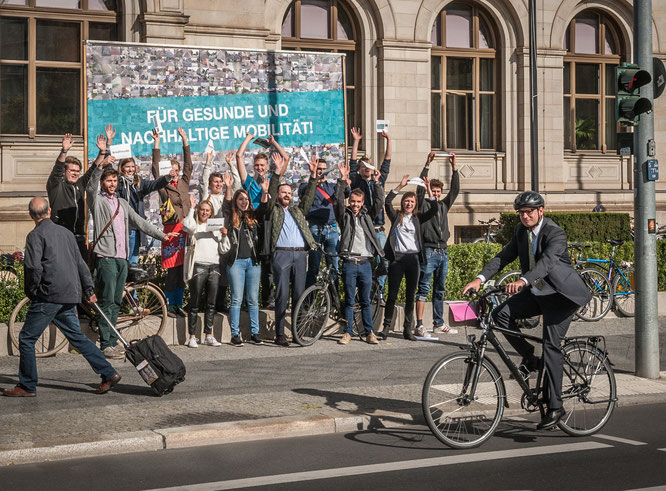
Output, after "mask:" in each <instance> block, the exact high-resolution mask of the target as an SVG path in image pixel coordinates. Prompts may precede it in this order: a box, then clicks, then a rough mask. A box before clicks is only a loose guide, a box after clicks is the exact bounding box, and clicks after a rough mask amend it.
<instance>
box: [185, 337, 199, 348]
mask: <svg viewBox="0 0 666 491" xmlns="http://www.w3.org/2000/svg"><path fill="white" fill-rule="evenodd" d="M185 346H187V347H188V348H198V347H199V344H198V343H197V338H190V339H188V340H187V342H186V343H185Z"/></svg>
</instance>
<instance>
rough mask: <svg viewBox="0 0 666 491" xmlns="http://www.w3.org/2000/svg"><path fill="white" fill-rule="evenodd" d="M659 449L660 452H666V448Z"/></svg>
mask: <svg viewBox="0 0 666 491" xmlns="http://www.w3.org/2000/svg"><path fill="white" fill-rule="evenodd" d="M657 450H659V451H660V452H666V448H658V449H657Z"/></svg>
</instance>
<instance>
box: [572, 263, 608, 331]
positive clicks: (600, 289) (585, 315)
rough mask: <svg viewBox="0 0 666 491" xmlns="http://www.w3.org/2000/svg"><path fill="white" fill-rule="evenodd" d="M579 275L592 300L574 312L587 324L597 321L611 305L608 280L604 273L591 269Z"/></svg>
mask: <svg viewBox="0 0 666 491" xmlns="http://www.w3.org/2000/svg"><path fill="white" fill-rule="evenodd" d="M579 274H580V277H581V278H582V279H583V281H584V282H585V285H586V286H587V289H588V290H589V291H590V293H591V294H592V298H591V299H590V301H589V302H587V303H586V304H585V305H582V306H581V307H580V308H579V309H578V310H577V311H576V317H578V318H579V319H581V320H584V321H588V322H591V321H598V320H599V319H601V318H603V317H604V316H605V315H606V314H607V313H608V311H609V310H610V308H611V305H612V303H613V298H612V297H611V294H610V285H609V284H608V279H606V276H605V275H604V273H602V272H601V271H599V270H598V269H593V268H590V269H584V270H583V271H581V272H580V273H579Z"/></svg>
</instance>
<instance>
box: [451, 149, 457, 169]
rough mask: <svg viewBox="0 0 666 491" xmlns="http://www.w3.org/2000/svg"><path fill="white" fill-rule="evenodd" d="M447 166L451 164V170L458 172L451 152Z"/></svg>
mask: <svg viewBox="0 0 666 491" xmlns="http://www.w3.org/2000/svg"><path fill="white" fill-rule="evenodd" d="M449 164H451V169H452V170H454V171H455V170H458V169H457V167H456V154H455V153H453V152H451V155H450V157H449Z"/></svg>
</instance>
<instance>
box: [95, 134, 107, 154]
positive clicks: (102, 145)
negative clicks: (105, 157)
mask: <svg viewBox="0 0 666 491" xmlns="http://www.w3.org/2000/svg"><path fill="white" fill-rule="evenodd" d="M95 143H96V144H97V148H99V153H104V152H106V137H105V136H104V135H97V141H96V142H95Z"/></svg>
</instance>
